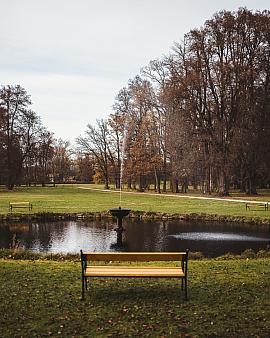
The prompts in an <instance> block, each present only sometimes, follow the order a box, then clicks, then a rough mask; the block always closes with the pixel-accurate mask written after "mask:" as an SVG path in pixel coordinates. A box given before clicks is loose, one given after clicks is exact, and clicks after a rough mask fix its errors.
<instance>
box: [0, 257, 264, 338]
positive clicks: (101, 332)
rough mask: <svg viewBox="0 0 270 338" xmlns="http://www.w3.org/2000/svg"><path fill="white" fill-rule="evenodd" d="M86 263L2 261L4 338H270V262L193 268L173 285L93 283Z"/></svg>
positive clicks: (211, 263) (202, 263) (117, 281)
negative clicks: (84, 271) (184, 289)
mask: <svg viewBox="0 0 270 338" xmlns="http://www.w3.org/2000/svg"><path fill="white" fill-rule="evenodd" d="M80 292H81V282H80V263H79V262H71V261H63V262H55V261H44V260H35V261H29V260H28V261H27V260H26V261H24V260H19V261H14V260H4V259H0V314H1V315H0V328H1V329H0V336H1V337H5V338H8V337H12V338H13V337H41V336H42V337H46V336H53V337H96V336H98V337H148V336H151V337H162V336H163V337H245V338H246V337H269V336H270V297H269V294H270V259H267V258H265V259H249V260H243V259H242V260H226V261H225V260H201V261H190V264H189V295H190V298H189V300H188V301H184V300H183V297H181V292H180V282H179V281H176V280H174V279H109V278H108V279H104V278H103V279H102V278H100V279H94V280H93V281H92V286H91V288H90V291H88V292H87V293H86V300H85V301H84V302H82V301H81V300H80Z"/></svg>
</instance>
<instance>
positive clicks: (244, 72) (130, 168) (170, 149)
mask: <svg viewBox="0 0 270 338" xmlns="http://www.w3.org/2000/svg"><path fill="white" fill-rule="evenodd" d="M16 88H17V89H16ZM11 89H12V90H11ZM19 89H20V90H19ZM10 90H11V91H13V92H14V93H13V94H12V95H13V96H14V97H13V96H12V95H11V94H8V91H10ZM16 90H17V91H19V92H21V93H20V94H19V93H18V92H17V93H16ZM9 95H11V96H10V97H9ZM269 99H270V12H269V11H262V12H259V11H256V12H254V11H249V10H247V9H246V8H240V9H239V10H238V11H237V12H230V11H221V12H219V13H217V14H215V15H214V16H213V17H212V18H211V19H210V20H208V21H206V22H205V24H204V26H203V27H201V28H200V29H193V30H191V31H190V32H188V33H187V34H186V35H185V36H184V39H183V41H182V42H180V43H175V45H174V47H173V48H172V50H171V51H170V53H169V54H168V55H166V56H164V57H162V58H160V59H158V60H153V61H151V62H150V63H149V65H147V66H146V67H144V68H143V69H142V70H141V72H140V74H139V75H137V76H135V77H134V78H133V79H131V80H129V81H128V83H127V86H126V87H124V88H122V89H121V90H120V91H119V93H118V94H117V96H116V99H115V102H114V105H113V110H114V112H113V113H112V114H111V115H110V116H109V117H108V118H107V119H105V120H97V123H96V124H95V125H90V124H89V125H88V126H87V128H86V131H85V133H84V135H81V136H79V137H78V138H77V148H76V151H73V158H72V156H70V155H69V156H68V158H69V161H66V163H67V167H68V170H67V171H68V172H69V174H71V176H72V175H73V176H74V178H76V180H82V181H85V180H90V181H95V182H104V185H105V188H109V185H110V184H114V185H115V186H116V188H120V185H121V184H122V185H123V184H125V186H127V187H128V188H129V189H137V190H140V191H143V190H145V189H149V188H150V187H154V189H155V190H156V191H157V192H166V191H167V190H168V189H169V190H170V191H173V192H179V191H182V192H186V191H187V189H188V187H189V186H190V185H192V186H193V187H194V188H195V189H198V188H199V189H201V190H202V191H203V192H204V193H208V194H210V193H213V192H215V193H218V194H221V195H227V194H228V193H229V188H230V187H232V186H233V187H234V188H238V189H240V190H241V191H243V192H246V193H247V194H256V193H257V187H269V184H270V170H269V169H270V132H269V131H270V119H269V113H270V112H269V108H270V101H269ZM28 106H29V97H28V96H27V94H26V93H25V92H23V90H22V88H20V87H14V88H13V87H3V88H2V91H1V103H0V107H1V111H0V112H1V119H2V120H3V121H4V123H1V127H0V139H1V140H4V142H2V141H1V148H0V154H1V158H2V159H4V162H3V161H2V162H1V163H2V166H1V168H0V180H1V181H2V182H4V181H5V182H6V184H7V186H10V187H11V186H12V184H13V185H14V184H16V180H18V178H20V180H22V178H23V181H24V182H28V183H29V182H32V181H33V178H34V179H35V180H36V181H44V182H45V181H46V179H48V175H50V177H54V179H55V177H56V176H57V175H58V176H59V172H60V171H61V170H60V171H59V166H60V164H59V163H60V162H61V161H60V160H59V158H60V157H61V156H60V154H59V153H57V151H56V150H57V149H58V148H59V149H63V148H65V154H67V153H68V152H69V150H68V149H69V145H68V146H67V144H66V145H63V144H60V145H59V144H58V148H57V144H56V143H55V141H53V140H51V141H49V138H50V137H49V136H51V137H52V135H51V134H50V133H49V132H48V131H46V130H45V129H44V127H41V125H40V121H39V119H38V118H37V117H36V115H35V114H34V113H33V112H32V111H30V110H29V109H28ZM14 114H15V115H14ZM7 115H9V117H7ZM13 116H16V118H14V117H13ZM13 118H14V119H13ZM16 121H17V122H16ZM2 126H4V127H2ZM22 128H23V132H22ZM34 139H35V140H34ZM52 139H53V137H52ZM42 140H43V141H42ZM50 142H51V143H50ZM62 142H63V141H62ZM59 149H58V151H60V150H59ZM74 154H75V155H74ZM46 156H47V157H46ZM57 158H58V160H57V161H58V162H57V161H56V159H57ZM59 161H60V162H59ZM56 163H58V164H56ZM65 175H66V174H65ZM63 178H64V177H63V175H62V177H58V179H59V180H61V179H62V180H63Z"/></svg>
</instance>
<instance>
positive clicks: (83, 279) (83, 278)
mask: <svg viewBox="0 0 270 338" xmlns="http://www.w3.org/2000/svg"><path fill="white" fill-rule="evenodd" d="M84 288H85V277H84V276H82V300H84Z"/></svg>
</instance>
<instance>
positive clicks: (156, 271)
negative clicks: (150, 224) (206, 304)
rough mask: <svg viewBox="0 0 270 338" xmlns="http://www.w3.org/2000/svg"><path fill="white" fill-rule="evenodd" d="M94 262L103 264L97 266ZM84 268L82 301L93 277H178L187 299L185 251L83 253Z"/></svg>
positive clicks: (82, 262)
mask: <svg viewBox="0 0 270 338" xmlns="http://www.w3.org/2000/svg"><path fill="white" fill-rule="evenodd" d="M93 262H102V264H100V263H99V265H94V264H93ZM115 262H179V263H180V264H179V266H164V264H163V265H162V263H161V265H160V266H151V265H149V264H148V265H146V264H144V265H143V266H137V265H136V266H132V265H124V266H123V265H112V264H111V263H115ZM81 265H82V300H83V299H84V292H85V290H86V289H87V279H91V278H94V277H114V278H120V277H121V278H122V277H126V278H144V277H149V278H150V277H156V278H179V279H181V289H182V291H184V294H185V299H187V268H188V250H186V252H155V253H152V252H121V253H120V252H83V251H82V250H81Z"/></svg>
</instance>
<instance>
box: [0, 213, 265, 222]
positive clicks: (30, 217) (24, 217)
mask: <svg viewBox="0 0 270 338" xmlns="http://www.w3.org/2000/svg"><path fill="white" fill-rule="evenodd" d="M103 218H104V219H112V218H113V217H112V216H111V215H110V213H109V211H101V212H84V213H50V212H39V213H33V214H32V213H30V214H21V213H14V214H6V215H0V221H2V222H21V221H31V222H34V221H50V222H53V221H61V220H63V221H64V220H65V221H69V220H87V219H91V220H92V219H103ZM127 218H133V219H138V220H139V219H145V220H164V221H169V220H183V221H203V222H211V221H215V222H217V221H218V222H223V223H239V224H251V225H253V224H256V225H270V218H259V217H246V216H228V215H217V214H206V213H190V214H178V213H174V214H169V213H160V212H144V211H135V210H132V211H131V212H130V214H129V216H128V217H127Z"/></svg>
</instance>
